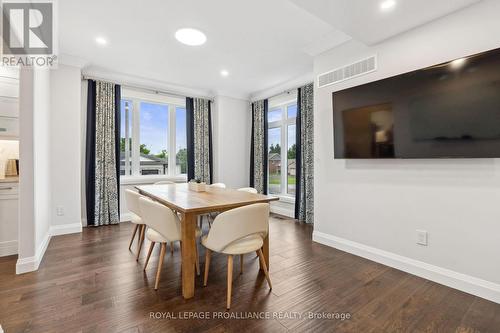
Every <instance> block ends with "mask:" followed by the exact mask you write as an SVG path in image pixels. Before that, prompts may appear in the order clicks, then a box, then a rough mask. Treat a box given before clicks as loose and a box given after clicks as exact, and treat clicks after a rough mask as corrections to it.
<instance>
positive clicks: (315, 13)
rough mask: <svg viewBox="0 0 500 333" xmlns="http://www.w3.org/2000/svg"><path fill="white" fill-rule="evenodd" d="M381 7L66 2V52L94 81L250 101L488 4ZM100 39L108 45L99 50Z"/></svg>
mask: <svg viewBox="0 0 500 333" xmlns="http://www.w3.org/2000/svg"><path fill="white" fill-rule="evenodd" d="M380 1H381V0H252V1H246V0H210V1H207V0H182V1H179V0H176V1H174V0H149V1H138V0H120V1H116V0H115V1H111V0H85V1H81V0H62V1H59V2H58V6H59V48H60V53H61V54H63V55H70V56H75V57H78V58H81V59H84V61H85V63H86V67H85V68H84V71H89V72H96V71H105V72H114V73H121V74H127V75H131V76H135V77H142V78H147V79H151V80H155V81H156V82H164V83H172V84H178V85H181V86H186V87H191V88H198V89H202V90H204V91H208V92H210V93H211V94H222V95H228V96H234V97H245V98H246V97H248V96H249V95H250V94H251V93H253V92H256V91H262V90H263V89H267V88H270V87H273V86H276V85H279V84H281V83H283V82H285V81H288V80H291V79H294V78H297V77H300V76H303V75H304V74H307V73H310V72H312V63H313V56H314V55H317V54H319V53H321V52H324V51H326V50H328V49H330V48H333V47H335V46H338V45H339V44H341V43H343V42H345V41H347V40H349V39H351V37H353V38H355V39H358V40H360V41H362V42H365V43H367V44H372V43H376V42H378V41H381V40H383V39H386V38H388V37H391V36H394V35H396V34H399V33H401V32H403V31H405V30H408V29H411V28H413V27H415V26H418V25H421V24H423V23H425V22H428V21H430V20H432V19H436V18H438V17H440V16H444V15H446V14H448V13H450V12H453V11H455V10H458V9H460V8H463V7H464V6H467V5H470V4H471V3H474V2H477V1H479V0H446V1H444V0H441V1H436V0H433V1H431V0H397V1H398V5H397V7H396V8H395V9H394V11H393V12H392V13H386V14H385V15H382V14H381V13H380V11H379V10H378V6H379V4H380ZM183 27H194V28H198V29H200V30H202V31H203V32H205V34H206V35H207V38H208V39H207V43H206V44H205V45H203V46H198V47H189V46H185V45H182V44H180V43H178V42H177V41H176V40H175V38H174V33H175V31H176V30H177V29H179V28H183ZM98 36H102V37H105V38H106V39H107V40H108V45H106V46H104V47H103V46H98V45H97V44H96V43H95V38H96V37H98ZM63 59H64V57H63ZM222 69H226V70H228V71H229V73H230V75H229V76H228V77H221V76H220V74H219V73H220V71H221V70H222Z"/></svg>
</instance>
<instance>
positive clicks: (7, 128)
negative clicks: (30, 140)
mask: <svg viewBox="0 0 500 333" xmlns="http://www.w3.org/2000/svg"><path fill="white" fill-rule="evenodd" d="M18 137H19V118H10V117H1V116H0V138H4V139H16V138H18Z"/></svg>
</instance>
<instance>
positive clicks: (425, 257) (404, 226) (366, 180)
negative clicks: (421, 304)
mask: <svg viewBox="0 0 500 333" xmlns="http://www.w3.org/2000/svg"><path fill="white" fill-rule="evenodd" d="M499 12H500V2H499V1H485V2H482V3H480V4H479V5H476V6H473V7H470V8H468V9H466V10H464V11H461V12H457V13H455V14H453V15H451V16H448V17H445V18H443V19H441V20H438V21H434V22H432V23H430V24H428V25H426V26H423V27H420V28H418V29H415V30H412V31H410V32H407V33H405V34H403V35H400V36H398V37H396V38H392V39H389V40H387V41H385V42H383V43H380V44H378V45H375V46H373V47H367V46H365V45H362V44H360V43H358V42H356V41H351V42H347V43H346V44H343V45H342V46H340V47H338V48H335V49H332V50H330V51H328V52H326V53H324V54H322V55H320V56H318V57H316V58H315V60H314V72H315V75H318V74H320V73H323V72H325V71H328V70H331V69H333V68H337V67H339V66H342V65H345V64H349V63H351V62H353V61H355V60H359V59H361V58H363V57H365V56H369V55H373V54H377V55H378V61H379V69H378V71H377V72H376V73H373V74H369V75H366V76H364V77H359V78H356V79H353V80H350V81H346V82H343V83H340V84H337V85H332V86H329V87H325V88H322V89H316V92H315V110H314V116H315V128H314V130H315V226H314V230H315V231H314V238H315V240H318V241H321V242H323V243H326V244H329V245H333V246H336V247H339V248H342V249H345V250H347V251H351V252H354V253H358V254H360V255H364V256H366V257H370V258H371V259H375V260H378V261H381V262H384V263H386V264H389V265H393V266H396V267H398V268H401V269H405V270H408V271H411V272H413V273H415V274H419V275H422V276H425V277H428V278H430V279H434V280H436V281H438V282H441V283H445V284H448V285H451V286H454V287H457V288H460V289H463V290H466V291H468V292H471V293H475V294H477V295H480V296H483V297H486V298H489V299H492V300H495V301H497V302H500V261H498V260H497V259H496V257H495V254H498V253H500V252H499V251H500V204H499V202H500V161H499V160H496V159H475V160H472V159H459V160H391V161H388V160H384V161H382V160H367V161H356V160H334V158H333V129H332V121H333V120H332V92H333V91H336V90H341V89H345V88H347V87H351V86H356V85H359V84H362V83H366V82H370V81H374V80H377V79H381V78H385V77H389V76H393V75H397V74H400V73H403V72H407V71H411V70H415V69H418V68H422V67H426V66H430V65H433V64H436V63H440V62H443V61H447V60H451V59H454V58H459V57H462V56H465V55H470V54H474V53H478V52H481V51H485V50H488V49H492V48H497V47H500V39H499V38H498V32H499V31H500V20H499V19H498V13H499ZM416 229H424V230H427V231H428V232H429V245H428V246H427V247H423V246H419V245H416V232H415V230H416ZM380 250H382V251H380ZM384 251H385V252H384ZM428 264H430V265H432V266H429V265H428ZM443 269H444V270H443Z"/></svg>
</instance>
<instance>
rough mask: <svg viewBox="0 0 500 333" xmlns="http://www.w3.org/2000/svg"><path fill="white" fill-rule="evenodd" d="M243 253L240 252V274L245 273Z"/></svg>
mask: <svg viewBox="0 0 500 333" xmlns="http://www.w3.org/2000/svg"><path fill="white" fill-rule="evenodd" d="M243 256H244V255H243V254H240V274H243Z"/></svg>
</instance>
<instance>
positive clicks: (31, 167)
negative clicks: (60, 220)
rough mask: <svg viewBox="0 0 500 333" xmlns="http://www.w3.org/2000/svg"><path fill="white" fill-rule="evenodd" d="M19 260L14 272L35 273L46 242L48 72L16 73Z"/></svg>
mask: <svg viewBox="0 0 500 333" xmlns="http://www.w3.org/2000/svg"><path fill="white" fill-rule="evenodd" d="M19 104H20V110H19V113H20V136H19V139H20V154H19V159H20V183H19V191H20V193H19V206H20V207H19V257H18V261H17V265H16V271H17V273H24V272H28V271H32V270H36V269H37V268H38V265H39V264H40V262H41V260H42V257H43V254H44V252H45V250H46V248H47V245H48V243H49V241H50V234H49V227H50V220H51V214H50V204H51V200H50V198H51V195H50V193H51V174H50V165H51V163H50V71H49V70H46V69H21V73H20V101H19Z"/></svg>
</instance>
